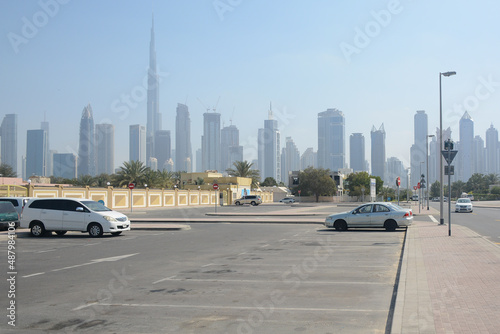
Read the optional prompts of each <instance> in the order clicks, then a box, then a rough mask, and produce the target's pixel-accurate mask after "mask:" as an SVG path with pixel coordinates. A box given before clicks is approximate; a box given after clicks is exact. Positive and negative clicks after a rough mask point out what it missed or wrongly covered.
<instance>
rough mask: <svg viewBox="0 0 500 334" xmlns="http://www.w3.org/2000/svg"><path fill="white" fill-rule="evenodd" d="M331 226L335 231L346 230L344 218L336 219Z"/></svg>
mask: <svg viewBox="0 0 500 334" xmlns="http://www.w3.org/2000/svg"><path fill="white" fill-rule="evenodd" d="M333 227H335V230H337V231H347V223H346V222H345V220H337V221H336V222H335V223H334V224H333Z"/></svg>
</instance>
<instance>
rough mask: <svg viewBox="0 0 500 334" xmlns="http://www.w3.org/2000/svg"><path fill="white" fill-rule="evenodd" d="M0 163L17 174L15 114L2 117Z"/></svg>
mask: <svg viewBox="0 0 500 334" xmlns="http://www.w3.org/2000/svg"><path fill="white" fill-rule="evenodd" d="M0 136H1V153H0V154H1V157H2V163H4V164H7V165H9V166H10V167H12V170H13V171H14V172H15V173H17V114H7V115H5V116H4V118H3V121H2V126H1V127H0Z"/></svg>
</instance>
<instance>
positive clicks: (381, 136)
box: [371, 123, 386, 182]
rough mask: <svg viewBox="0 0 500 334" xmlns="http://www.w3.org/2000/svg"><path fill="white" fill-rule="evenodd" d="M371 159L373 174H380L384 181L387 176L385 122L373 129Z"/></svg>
mask: <svg viewBox="0 0 500 334" xmlns="http://www.w3.org/2000/svg"><path fill="white" fill-rule="evenodd" d="M371 140H372V147H371V161H372V173H371V174H372V175H373V176H380V178H381V179H382V181H384V182H385V181H386V178H385V174H386V173H385V171H386V165H385V129H384V124H383V123H382V125H381V126H380V128H379V129H378V130H377V129H376V128H375V126H374V127H373V128H372V131H371Z"/></svg>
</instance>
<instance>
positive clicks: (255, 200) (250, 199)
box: [234, 195, 262, 205]
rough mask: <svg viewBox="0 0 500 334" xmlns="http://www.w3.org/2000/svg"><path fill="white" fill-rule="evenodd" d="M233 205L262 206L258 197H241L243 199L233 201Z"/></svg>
mask: <svg viewBox="0 0 500 334" xmlns="http://www.w3.org/2000/svg"><path fill="white" fill-rule="evenodd" d="M234 204H236V205H243V204H251V205H259V204H262V198H261V197H260V196H258V195H247V196H243V197H241V198H238V199H237V200H235V201H234Z"/></svg>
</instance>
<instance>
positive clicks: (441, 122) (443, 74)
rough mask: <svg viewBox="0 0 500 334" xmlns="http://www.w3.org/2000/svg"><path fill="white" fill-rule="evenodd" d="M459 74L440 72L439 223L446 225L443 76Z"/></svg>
mask: <svg viewBox="0 0 500 334" xmlns="http://www.w3.org/2000/svg"><path fill="white" fill-rule="evenodd" d="M455 74H457V72H455V71H450V72H444V73H443V72H439V182H440V189H439V194H440V198H439V224H440V225H444V215H443V157H442V156H441V150H442V149H443V99H442V94H441V76H445V77H449V76H452V75H455Z"/></svg>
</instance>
